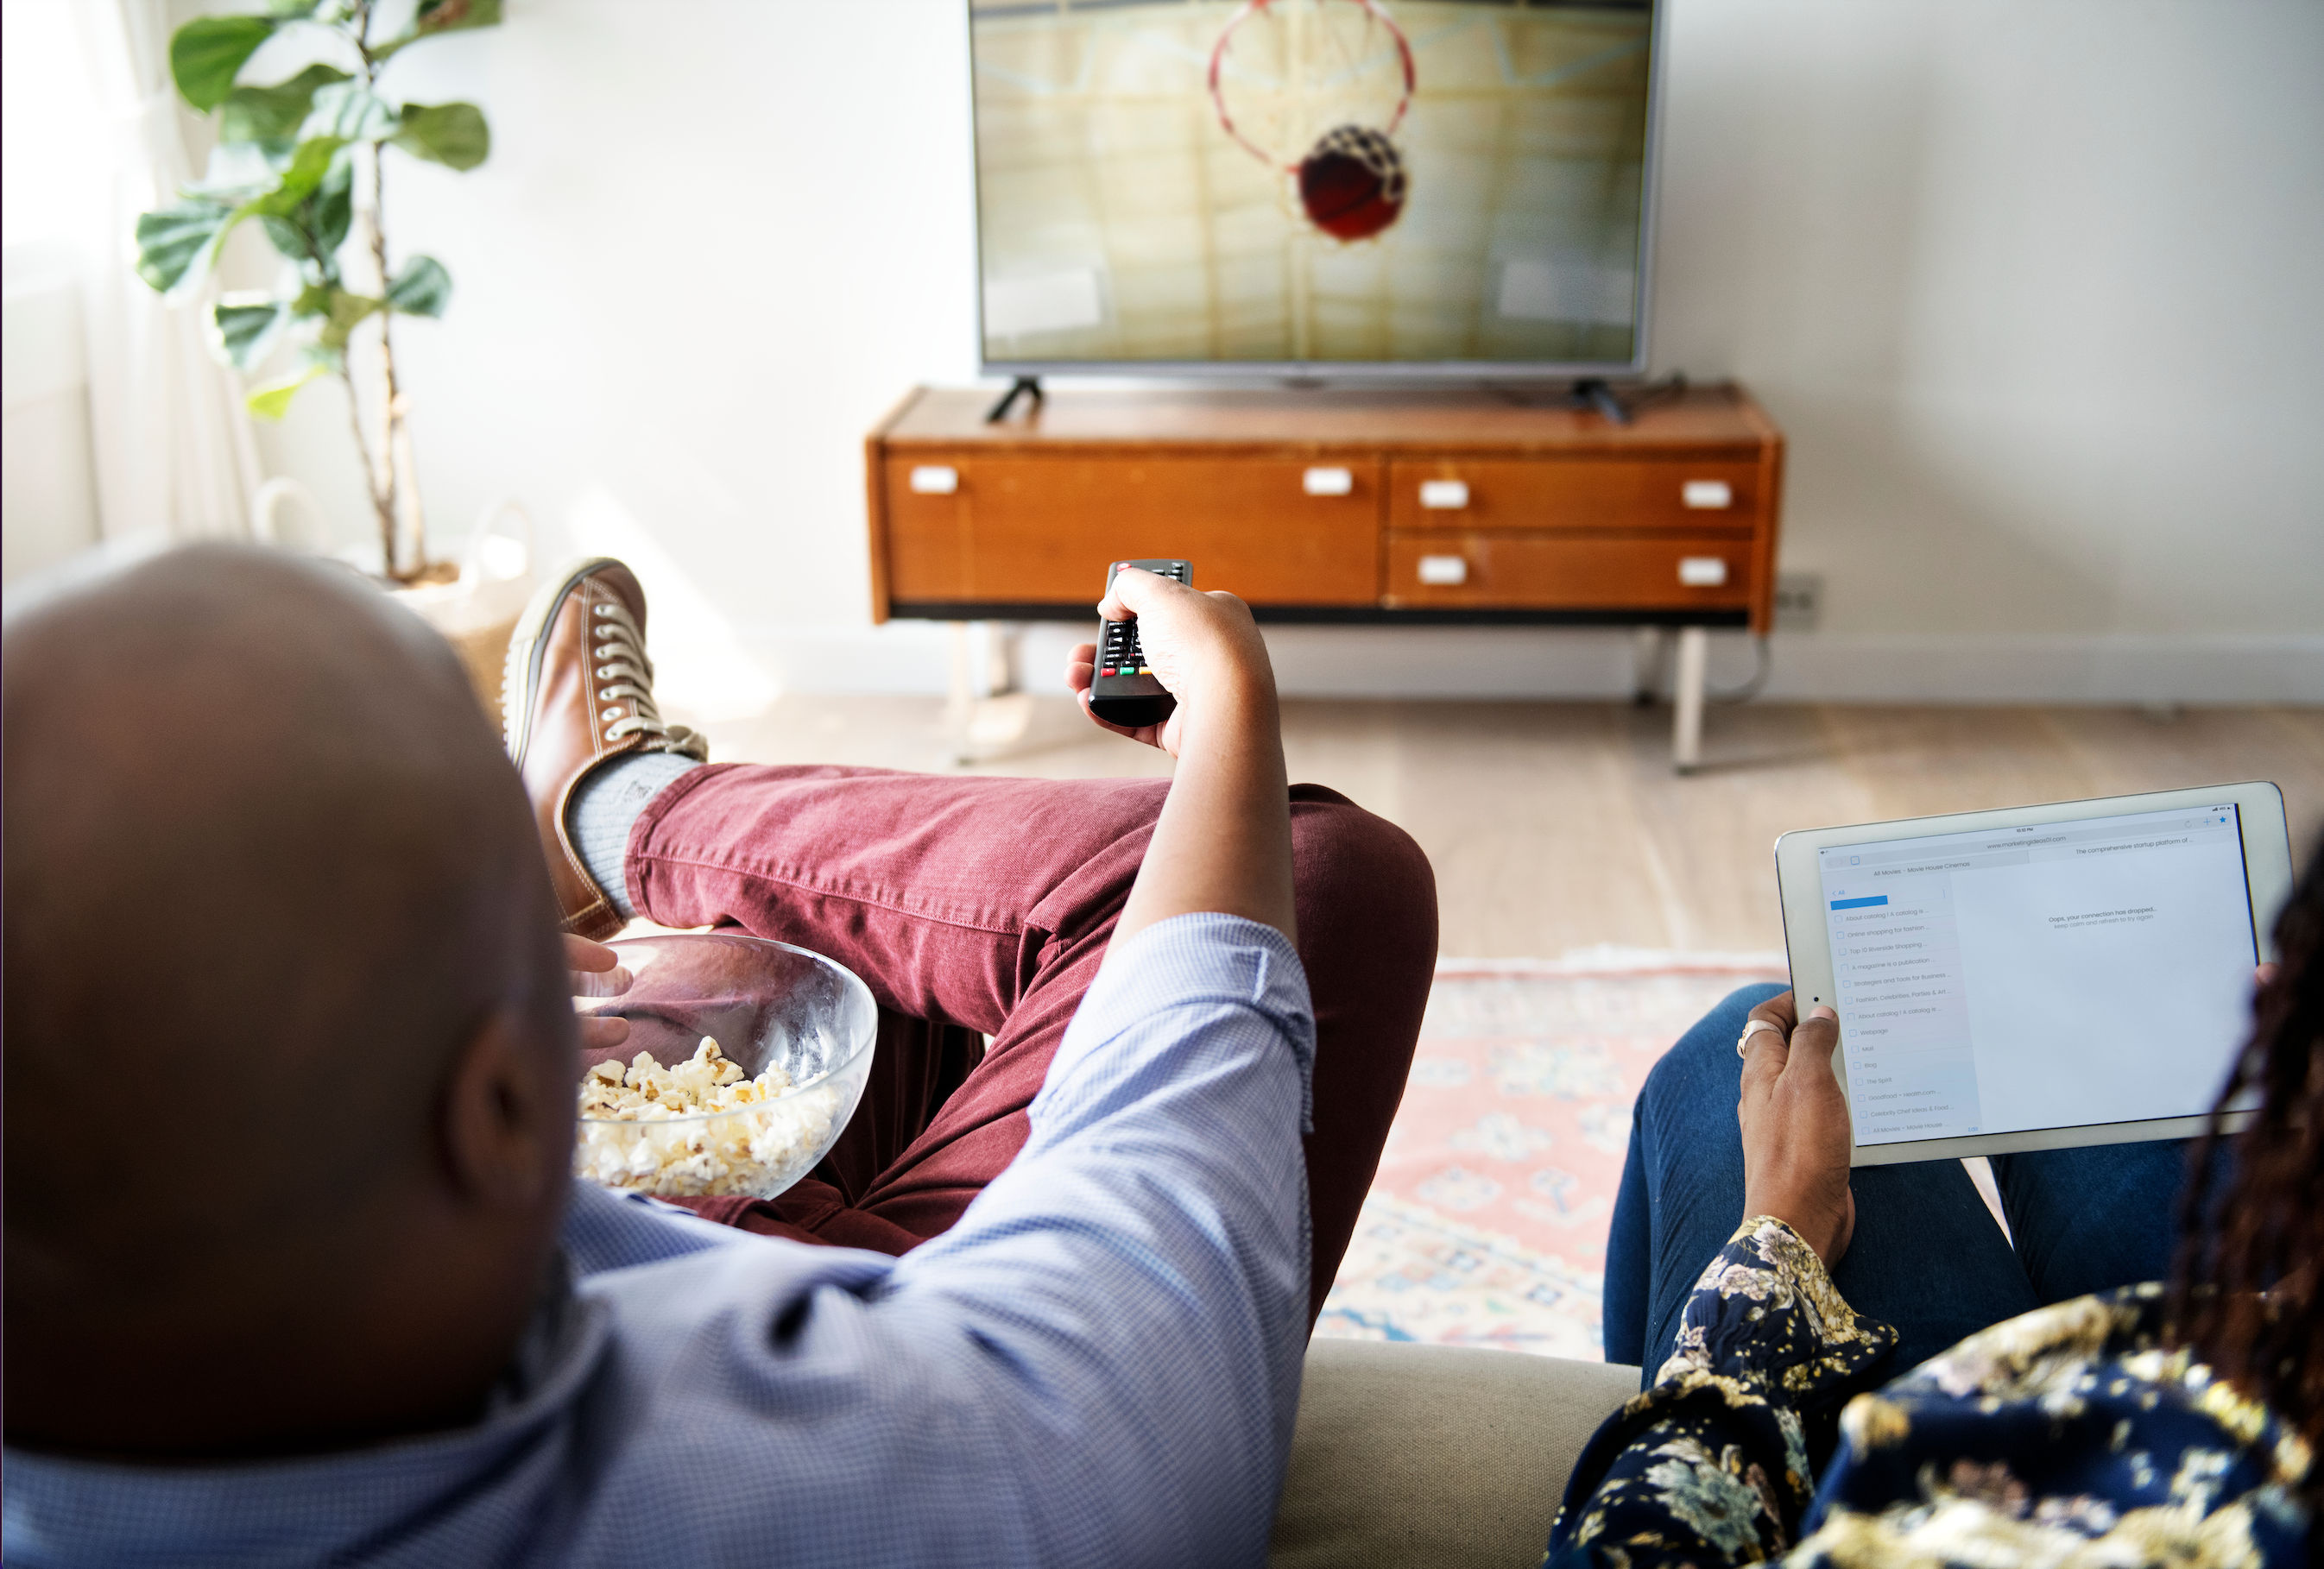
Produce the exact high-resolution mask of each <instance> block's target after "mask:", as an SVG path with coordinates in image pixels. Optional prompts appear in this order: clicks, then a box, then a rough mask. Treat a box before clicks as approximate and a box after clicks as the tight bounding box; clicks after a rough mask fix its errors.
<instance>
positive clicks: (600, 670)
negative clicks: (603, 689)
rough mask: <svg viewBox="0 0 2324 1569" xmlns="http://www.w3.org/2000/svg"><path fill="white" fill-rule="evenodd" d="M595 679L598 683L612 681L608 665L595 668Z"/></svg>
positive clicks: (611, 672) (611, 668)
mask: <svg viewBox="0 0 2324 1569" xmlns="http://www.w3.org/2000/svg"><path fill="white" fill-rule="evenodd" d="M597 679H598V680H600V681H611V680H613V666H612V665H599V666H597Z"/></svg>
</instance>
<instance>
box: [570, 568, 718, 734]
mask: <svg viewBox="0 0 2324 1569" xmlns="http://www.w3.org/2000/svg"><path fill="white" fill-rule="evenodd" d="M592 620H593V624H592V625H591V627H590V629H589V640H590V642H591V644H592V645H593V646H594V647H592V649H591V652H592V653H593V654H594V655H595V668H594V670H593V672H592V674H595V677H596V693H597V701H598V702H601V703H608V704H611V703H617V702H622V700H623V699H628V700H629V701H631V702H634V703H636V704H637V712H635V713H633V714H624V713H622V711H620V710H619V709H617V708H612V707H607V708H604V709H600V710H599V711H598V714H597V722H598V723H600V724H602V725H604V727H605V739H607V740H609V741H618V740H620V739H622V737H623V736H628V735H634V734H637V733H638V732H640V731H642V732H644V733H645V735H646V736H647V737H648V738H649V739H648V740H647V742H646V746H647V748H648V749H649V750H651V751H663V752H680V753H684V754H685V755H687V757H696V758H699V757H704V756H705V755H707V754H708V752H709V749H710V748H709V743H708V741H707V740H706V739H705V737H704V736H703V735H702V734H701V733H700V732H699V731H697V730H694V729H688V728H687V727H686V726H685V725H674V724H670V723H669V722H668V721H666V720H663V718H662V717H661V710H660V708H659V707H658V706H657V705H656V704H655V702H654V695H653V661H652V660H650V659H649V658H647V657H646V651H645V637H644V634H642V633H641V632H640V631H639V629H638V623H637V620H636V619H635V618H634V617H632V615H631V614H630V612H629V610H627V609H626V608H625V607H623V606H622V605H618V604H599V605H598V606H596V607H595V616H594V617H593V618H592Z"/></svg>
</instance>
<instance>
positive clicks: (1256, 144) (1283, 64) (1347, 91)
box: [1210, 0, 1418, 240]
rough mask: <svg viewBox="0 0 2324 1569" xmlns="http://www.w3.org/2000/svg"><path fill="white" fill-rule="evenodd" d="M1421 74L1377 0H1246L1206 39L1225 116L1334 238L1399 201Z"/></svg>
mask: <svg viewBox="0 0 2324 1569" xmlns="http://www.w3.org/2000/svg"><path fill="white" fill-rule="evenodd" d="M1417 80H1418V76H1417V73H1416V71H1415V69H1414V68H1413V63H1412V42H1411V41H1410V40H1409V39H1407V38H1406V37H1405V35H1404V29H1402V28H1401V27H1398V26H1397V24H1396V20H1395V18H1393V17H1391V16H1390V15H1388V12H1387V10H1386V9H1385V8H1383V7H1382V6H1381V5H1380V4H1379V0H1245V4H1244V5H1243V6H1242V7H1241V9H1240V10H1238V11H1237V12H1236V13H1235V14H1233V15H1232V16H1230V17H1229V18H1227V24H1226V26H1225V28H1224V29H1223V30H1222V31H1221V32H1220V33H1219V41H1218V42H1217V43H1216V44H1214V45H1213V46H1212V49H1211V69H1210V87H1211V102H1212V104H1213V106H1215V107H1216V108H1217V110H1218V115H1219V124H1220V125H1221V126H1222V128H1223V129H1224V130H1225V131H1226V133H1227V134H1228V135H1229V136H1231V137H1233V138H1234V140H1235V142H1237V143H1238V144H1239V145H1240V146H1241V147H1242V148H1243V149H1244V150H1245V151H1248V152H1250V155H1251V156H1252V157H1254V158H1256V159H1258V160H1259V161H1260V162H1261V163H1264V164H1265V165H1267V166H1268V168H1269V169H1279V170H1282V171H1283V172H1285V173H1286V174H1288V175H1290V176H1291V177H1292V178H1293V179H1295V180H1296V182H1297V188H1298V191H1299V206H1300V209H1301V210H1302V211H1303V212H1305V214H1306V216H1307V221H1308V222H1309V223H1312V224H1314V225H1315V226H1316V227H1317V228H1319V229H1321V230H1323V233H1325V234H1329V235H1331V236H1332V237H1333V239H1337V240H1368V239H1369V238H1371V237H1372V236H1373V235H1375V234H1379V232H1380V231H1381V230H1383V229H1386V228H1387V227H1388V225H1391V224H1393V223H1395V222H1396V220H1397V216H1398V215H1400V214H1401V213H1402V212H1403V211H1404V204H1405V200H1406V197H1408V196H1409V195H1410V194H1411V189H1412V180H1411V177H1410V176H1409V175H1408V174H1407V173H1406V171H1405V167H1404V158H1403V155H1402V154H1400V153H1399V152H1397V149H1396V142H1394V140H1393V138H1394V137H1395V135H1396V133H1397V128H1398V127H1399V126H1401V125H1402V124H1404V115H1405V111H1406V109H1408V108H1410V107H1411V106H1412V94H1413V88H1414V87H1415V86H1416V83H1417Z"/></svg>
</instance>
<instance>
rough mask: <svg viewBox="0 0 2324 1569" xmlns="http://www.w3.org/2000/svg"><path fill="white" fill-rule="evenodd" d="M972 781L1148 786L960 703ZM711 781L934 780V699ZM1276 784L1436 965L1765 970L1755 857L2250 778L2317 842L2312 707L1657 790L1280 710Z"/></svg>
mask: <svg viewBox="0 0 2324 1569" xmlns="http://www.w3.org/2000/svg"><path fill="white" fill-rule="evenodd" d="M979 722H980V724H981V726H982V728H983V729H985V731H986V732H987V733H988V737H989V739H988V741H987V743H986V746H987V755H986V757H985V759H984V760H983V761H982V762H980V763H978V764H977V765H975V766H973V767H972V768H969V769H966V770H964V771H967V772H975V773H983V774H1018V775H1037V776H1041V777H1047V778H1087V777H1092V776H1098V775H1136V774H1151V775H1161V774H1167V772H1168V771H1169V766H1170V765H1169V760H1168V759H1167V757H1162V756H1161V755H1160V754H1158V753H1156V752H1153V751H1151V750H1149V749H1148V748H1141V747H1138V746H1136V745H1134V744H1132V743H1130V742H1129V741H1124V740H1121V739H1118V738H1115V737H1113V736H1110V735H1106V734H1104V733H1102V732H1097V731H1093V730H1090V729H1087V727H1086V726H1085V724H1084V720H1082V719H1081V716H1080V715H1079V713H1078V712H1077V711H1075V710H1074V707H1073V706H1072V704H1071V703H1070V702H1067V701H1066V700H1065V699H1064V698H1062V697H1055V698H1052V697H1030V696H1016V697H1010V698H1001V699H995V700H992V701H991V702H989V703H987V704H986V705H984V708H983V710H982V712H981V714H980V720H979ZM707 728H708V729H709V730H710V732H711V738H712V751H711V756H712V757H713V758H714V759H715V760H717V761H721V762H726V761H748V762H767V763H808V762H814V763H853V764H865V765H872V766H883V767H892V768H921V769H930V770H944V769H948V768H951V767H954V766H956V765H954V764H953V763H952V762H951V761H950V758H951V754H952V748H951V746H950V744H949V742H948V741H947V740H946V737H945V727H944V707H943V704H942V703H941V702H939V701H937V700H936V699H932V698H930V699H923V698H878V697H853V696H851V697H810V696H790V697H786V698H784V699H782V700H781V701H780V702H778V703H776V704H775V706H774V707H773V708H772V709H771V710H770V711H768V712H767V713H765V714H764V715H763V716H761V717H759V718H756V719H753V720H744V721H738V722H733V723H728V724H720V725H711V726H709V727H707ZM1284 732H1285V744H1286V749H1287V751H1288V754H1289V759H1290V765H1291V776H1292V777H1293V778H1294V779H1302V780H1312V781H1314V782H1315V783H1317V784H1322V785H1330V786H1332V787H1333V789H1335V790H1338V791H1340V792H1342V794H1346V795H1348V796H1350V797H1351V798H1353V799H1354V800H1356V801H1358V802H1360V803H1362V804H1363V805H1365V806H1367V807H1369V808H1370V809H1371V810H1372V811H1374V812H1379V814H1380V815H1382V816H1384V817H1387V818H1388V819H1389V820H1391V821H1395V822H1397V823H1398V824H1400V825H1401V826H1402V827H1403V828H1404V829H1405V830H1406V831H1408V832H1409V833H1411V834H1412V836H1413V837H1414V838H1415V839H1416V840H1419V841H1420V844H1421V847H1422V848H1423V849H1425V850H1426V851H1427V852H1428V857H1429V859H1430V860H1431V861H1432V862H1434V865H1435V867H1436V877H1437V887H1438V896H1439V903H1440V906H1441V909H1442V913H1443V942H1442V947H1443V951H1444V952H1446V953H1448V954H1455V955H1460V956H1462V957H1467V958H1526V957H1535V958H1549V957H1554V956H1556V955H1558V954H1561V953H1563V952H1566V951H1568V950H1572V949H1576V948H1582V947H1588V946H1591V945H1592V944H1597V943H1618V944H1623V945H1628V946H1636V947H1645V948H1672V949H1686V950H1726V951H1738V950H1761V951H1767V950H1780V949H1781V948H1782V946H1783V928H1782V922H1781V918H1780V917H1779V915H1778V913H1777V912H1776V907H1775V867H1774V861H1773V858H1772V856H1771V854H1770V847H1771V846H1772V844H1773V843H1774V840H1775V836H1776V835H1777V834H1778V833H1781V832H1784V830H1788V829H1794V828H1812V827H1816V826H1819V825H1821V824H1827V823H1841V822H1864V821H1877V820H1880V819H1884V818H1894V817H1909V816H1916V815H1921V814H1925V813H1929V812H1954V811H1968V810H1971V809H1974V808H1978V807H1987V806H2012V805H2021V804H2024V803H2028V802H2036V801H2057V800H2070V799H2077V798H2081V797H2087V796H2096V795H2115V794H2126V793H2129V792H2132V791H2139V790H2162V789H2170V788H2174V787H2178V786H2182V785H2216V784H2225V783H2227V782H2230V781H2234V780H2241V779H2271V780H2273V781H2274V782H2275V783H2276V784H2278V785H2281V786H2282V789H2283V795H2284V801H2285V804H2286V806H2287V808H2288V809H2289V812H2290V815H2291V820H2292V839H2293V844H2294V846H2295V849H2296V850H2301V849H2306V847H2307V846H2308V845H2310V843H2312V842H2313V840H2314V838H2315V835H2316V833H2317V831H2318V828H2319V823H2324V709H2292V708H2245V709H2198V710H2188V711H2181V712H2178V713H2176V714H2172V715H2168V716H2160V717H2158V716H2150V715H2148V714H2146V713H2144V712H2142V711H2136V710H2129V709H2093V708H2009V709H1964V708H1917V709H1895V708H1842V707H1780V706H1773V705H1769V706H1760V705H1757V704H1753V705H1748V706H1746V707H1741V708H1733V709H1717V710H1713V711H1711V715H1710V716H1709V720H1708V724H1707V727H1706V741H1705V748H1704V756H1705V762H1706V766H1705V768H1704V770H1703V771H1702V772H1701V773H1699V774H1696V775H1693V776H1692V777H1689V778H1684V779H1681V778H1677V777H1675V776H1674V775H1673V774H1672V773H1671V771H1670V762H1669V757H1670V753H1669V746H1670V720H1669V711H1668V710H1667V709H1652V710H1638V709H1633V708H1630V707H1628V706H1627V705H1614V704H1608V703H1553V702H1411V701H1399V702H1324V701H1314V700H1307V701H1296V702H1290V703H1288V704H1286V711H1285V717H1284Z"/></svg>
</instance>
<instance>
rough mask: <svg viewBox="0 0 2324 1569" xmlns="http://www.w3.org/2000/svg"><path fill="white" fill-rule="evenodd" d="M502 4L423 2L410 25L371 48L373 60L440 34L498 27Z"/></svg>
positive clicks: (495, 1) (451, 0)
mask: <svg viewBox="0 0 2324 1569" xmlns="http://www.w3.org/2000/svg"><path fill="white" fill-rule="evenodd" d="M500 24H501V0H420V6H419V9H418V10H416V11H415V12H413V13H412V16H411V25H410V27H407V28H405V29H404V30H403V32H401V33H399V34H398V35H397V36H396V37H394V38H392V39H390V40H389V41H386V42H385V43H382V44H374V46H373V47H372V51H371V54H372V59H374V60H385V59H387V58H388V56H390V55H392V54H393V53H395V52H396V51H397V50H400V49H402V48H404V47H405V46H406V45H408V44H413V43H417V42H419V41H420V40H421V39H423V38H433V37H435V36H436V35H437V34H438V33H444V32H465V31H466V30H467V29H469V28H471V27H498V26H499V25H500Z"/></svg>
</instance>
